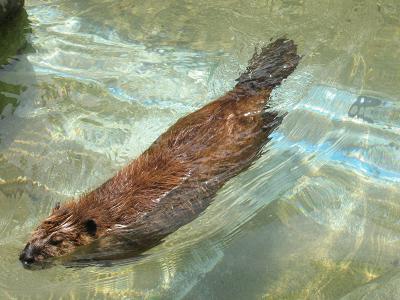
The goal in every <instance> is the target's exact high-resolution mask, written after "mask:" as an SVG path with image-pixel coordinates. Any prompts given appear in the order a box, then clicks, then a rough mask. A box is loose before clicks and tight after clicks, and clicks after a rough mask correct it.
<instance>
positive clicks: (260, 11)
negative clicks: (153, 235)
mask: <svg viewBox="0 0 400 300" xmlns="http://www.w3.org/2000/svg"><path fill="white" fill-rule="evenodd" d="M305 2H306V3H305ZM26 11H27V15H28V17H27V19H28V20H29V23H30V25H29V27H28V29H27V30H25V32H26V34H27V35H28V38H27V40H24V39H20V38H15V37H14V38H13V37H12V35H7V36H6V38H5V39H6V40H7V41H8V42H7V43H5V44H6V45H7V49H6V50H3V52H5V54H3V53H2V54H1V56H0V58H1V60H2V61H4V57H8V56H13V53H14V52H18V56H17V58H18V59H17V60H16V59H11V60H10V62H11V63H10V64H9V65H8V66H6V67H5V68H3V70H0V103H1V106H0V108H1V118H0V208H1V209H0V244H1V247H0V256H1V258H2V259H3V260H2V264H1V265H0V267H1V272H0V294H1V298H11V299H13V298H24V297H26V298H37V299H44V298H51V297H53V298H59V297H64V298H66V299H68V298H79V299H85V298H89V299H91V298H93V297H94V296H96V297H97V298H99V299H101V298H107V299H110V298H111V299H112V298H114V299H121V298H126V299H131V298H139V299H140V298H167V299H168V298H170V299H176V298H186V299H208V298H211V299H212V298H215V299H249V298H253V299H254V298H256V299H259V298H265V299H282V298H285V299H302V298H303V299H306V298H318V299H337V298H341V297H344V298H346V299H359V298H362V297H363V296H367V297H370V298H377V297H382V298H387V299H390V298H395V296H396V295H399V294H400V290H399V284H398V282H399V280H400V269H399V265H400V263H399V260H400V255H399V251H398V250H399V249H400V242H399V238H400V227H399V221H398V220H399V216H400V206H399V202H398V201H399V199H400V197H399V195H400V188H399V187H398V186H399V181H400V173H399V172H400V164H399V161H400V160H399V158H400V157H399V156H400V154H399V151H398V150H399V147H400V139H399V133H400V130H399V121H400V103H399V97H398V92H399V89H398V82H399V79H400V64H399V58H400V53H399V51H400V50H399V49H400V47H399V44H400V39H399V38H400V31H399V28H400V27H399V25H400V20H399V15H400V14H399V11H400V5H399V4H398V3H397V1H381V2H376V1H356V0H353V1H335V2H333V1H304V2H298V1H283V0H282V1H251V2H244V1H212V2H211V1H210V2H208V1H197V2H179V3H178V2H177V3H175V2H168V1H142V2H135V3H134V4H132V2H131V1H96V2H94V1H52V2H51V4H48V3H47V2H45V1H27V3H26ZM25 23H26V18H23V17H21V20H19V21H18V24H20V26H15V27H14V28H15V29H14V30H15V31H17V32H18V33H19V35H18V36H19V37H20V36H21V32H23V31H24V30H23V29H21V28H24V24H25ZM18 24H17V25H18ZM21 24H22V25H21ZM30 31H31V32H32V34H29V32H30ZM3 34H4V33H3ZM283 34H286V35H287V37H289V38H292V39H294V40H295V41H296V42H297V43H298V45H299V51H300V53H302V54H303V60H302V62H301V65H300V66H299V67H298V69H297V70H296V72H295V74H293V76H291V77H290V78H289V79H288V80H287V81H286V82H285V83H284V85H283V86H282V87H281V88H280V89H278V90H276V92H275V93H274V98H273V103H274V106H275V107H276V108H277V109H279V110H280V111H282V112H287V113H288V114H287V116H286V117H285V119H284V121H283V123H282V125H281V126H280V127H279V129H278V130H277V131H276V132H275V133H274V134H273V139H272V141H271V142H270V143H269V144H268V145H267V146H266V148H265V150H266V153H265V154H264V155H263V156H262V157H261V158H260V159H259V160H258V161H257V162H256V163H255V164H254V166H253V167H252V168H251V169H250V170H248V171H246V172H244V173H242V174H240V175H239V176H237V177H236V178H234V179H233V180H231V181H230V182H229V183H228V184H227V185H226V186H225V187H224V188H223V189H222V190H221V191H220V192H219V194H218V196H217V198H216V199H215V202H214V203H213V204H212V205H211V206H210V207H209V208H208V209H207V210H206V212H205V213H203V214H202V215H201V216H200V217H199V218H198V219H196V220H195V221H194V222H192V223H190V224H188V225H187V226H184V227H183V228H181V229H180V230H178V231H177V232H176V233H174V234H172V235H171V236H169V237H168V238H167V240H166V241H165V243H163V244H162V245H160V246H158V247H155V248H153V249H152V250H150V251H149V252H148V255H147V256H146V257H145V258H143V259H141V260H138V261H135V262H131V263H129V264H124V265H121V266H113V267H106V268H101V267H89V268H83V269H71V268H65V267H61V266H59V267H55V268H52V269H48V270H45V271H39V272H30V271H26V270H24V269H23V268H22V266H21V265H20V263H19V261H18V260H17V257H18V253H19V251H20V250H21V249H22V247H23V245H24V243H25V241H26V238H27V236H28V234H29V232H30V231H31V230H32V229H33V228H34V227H35V226H36V224H37V223H38V222H39V221H40V220H41V219H42V218H43V217H44V216H46V215H47V214H48V213H49V211H50V209H51V208H52V207H53V205H54V203H56V202H57V201H60V200H61V201H63V200H66V199H69V198H71V197H74V196H78V195H79V194H81V193H82V192H84V191H87V190H90V189H91V188H93V187H96V186H97V185H99V184H100V183H102V182H103V181H104V180H106V179H107V178H109V177H110V176H112V174H113V173H114V172H115V171H116V170H118V169H119V168H120V167H121V166H123V165H124V164H125V163H126V162H128V161H129V160H130V159H132V158H134V157H136V156H137V155H139V154H140V153H141V152H142V151H143V150H144V149H146V148H147V147H148V146H149V145H150V143H151V142H152V141H153V140H154V139H155V138H156V137H158V136H159V134H160V133H162V132H163V131H164V130H165V129H166V128H168V126H170V125H171V124H173V123H174V122H175V121H176V120H177V119H178V118H179V117H180V116H183V115H185V114H187V113H189V112H191V111H193V110H194V109H196V108H198V107H201V106H202V105H204V104H205V103H208V102H209V101H211V100H212V99H214V98H216V97H218V96H220V95H222V94H223V93H224V92H225V91H227V90H229V89H230V88H231V87H232V86H233V84H234V79H235V78H236V77H237V76H238V74H239V73H240V70H243V68H244V67H245V65H246V61H247V59H248V58H249V57H250V56H251V54H252V52H253V50H254V47H255V46H256V45H258V44H262V43H265V42H266V41H268V40H269V39H270V38H271V37H277V36H281V35H283ZM5 39H3V41H4V40H5ZM2 49H5V48H4V47H2ZM362 99H364V100H362Z"/></svg>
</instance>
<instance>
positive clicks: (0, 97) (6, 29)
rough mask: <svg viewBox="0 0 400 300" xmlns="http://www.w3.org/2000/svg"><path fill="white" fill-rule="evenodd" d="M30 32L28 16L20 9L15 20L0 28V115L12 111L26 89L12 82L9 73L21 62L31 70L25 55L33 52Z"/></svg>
mask: <svg viewBox="0 0 400 300" xmlns="http://www.w3.org/2000/svg"><path fill="white" fill-rule="evenodd" d="M31 32H32V30H31V27H30V22H29V20H28V14H27V13H26V11H25V9H21V11H20V12H18V13H17V15H16V16H15V18H13V19H11V20H9V21H8V22H7V23H5V24H2V25H1V26H0V114H2V113H3V111H4V110H7V112H8V111H9V110H11V111H14V110H15V108H16V107H17V105H18V103H19V95H21V94H22V93H23V92H24V91H25V90H26V89H27V87H26V86H24V85H22V84H19V83H18V82H13V80H12V79H10V76H9V73H10V72H12V71H13V70H14V69H15V68H16V65H17V64H18V63H19V62H21V63H23V64H24V65H25V68H26V67H28V68H29V69H30V70H32V66H31V65H30V63H29V62H28V60H27V59H26V54H28V53H32V52H33V51H34V49H33V47H32V45H31V44H30V42H29V35H30V33H31Z"/></svg>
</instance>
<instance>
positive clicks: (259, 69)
mask: <svg viewBox="0 0 400 300" xmlns="http://www.w3.org/2000/svg"><path fill="white" fill-rule="evenodd" d="M299 61H300V56H299V55H297V46H296V45H295V44H294V42H293V41H292V40H288V39H286V38H279V39H277V40H275V41H274V42H272V43H270V44H268V45H267V46H265V47H263V48H261V53H259V54H258V53H257V52H255V53H254V55H253V57H252V58H251V59H250V60H249V65H248V67H247V69H246V71H245V72H244V73H243V74H242V75H240V77H239V78H238V79H236V81H238V83H237V85H236V86H240V87H247V88H250V89H253V90H264V89H272V88H274V87H275V86H277V85H279V84H280V83H281V82H282V80H283V79H285V78H286V77H288V76H289V75H290V74H291V73H292V72H293V71H294V69H295V68H296V66H297V64H298V63H299Z"/></svg>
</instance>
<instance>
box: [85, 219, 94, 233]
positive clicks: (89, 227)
mask: <svg viewBox="0 0 400 300" xmlns="http://www.w3.org/2000/svg"><path fill="white" fill-rule="evenodd" d="M84 226H85V230H86V232H87V233H88V234H89V235H91V236H95V235H96V232H97V224H96V221H95V220H93V219H89V220H86V221H85V223H84Z"/></svg>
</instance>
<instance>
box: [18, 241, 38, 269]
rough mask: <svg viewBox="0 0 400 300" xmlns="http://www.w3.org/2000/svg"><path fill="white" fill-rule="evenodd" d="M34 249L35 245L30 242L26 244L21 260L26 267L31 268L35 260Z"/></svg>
mask: <svg viewBox="0 0 400 300" xmlns="http://www.w3.org/2000/svg"><path fill="white" fill-rule="evenodd" d="M34 250H35V249H34V247H32V245H31V244H29V243H28V244H27V245H26V246H25V248H24V250H22V253H21V254H20V256H19V260H20V261H21V262H22V264H23V265H24V267H28V268H29V267H30V266H31V265H32V264H33V263H34V262H35V255H34V254H35V253H34Z"/></svg>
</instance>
